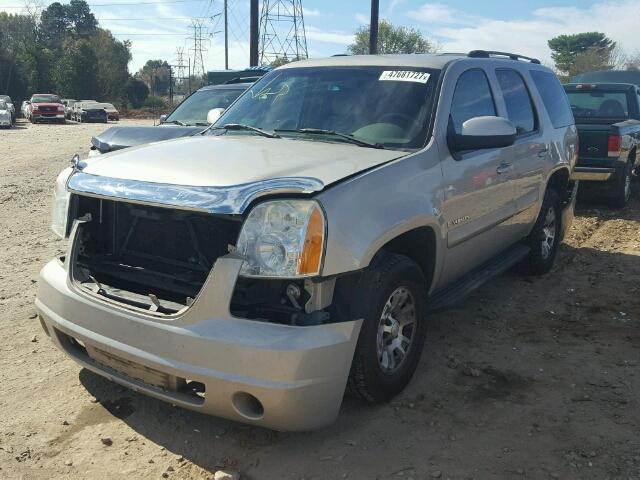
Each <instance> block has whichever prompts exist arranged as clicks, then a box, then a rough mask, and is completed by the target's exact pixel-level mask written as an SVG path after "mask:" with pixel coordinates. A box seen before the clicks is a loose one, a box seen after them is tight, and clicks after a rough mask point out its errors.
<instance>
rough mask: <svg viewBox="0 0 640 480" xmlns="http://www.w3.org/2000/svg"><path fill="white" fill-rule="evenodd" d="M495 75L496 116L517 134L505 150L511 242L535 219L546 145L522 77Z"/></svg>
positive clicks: (505, 72) (511, 72)
mask: <svg viewBox="0 0 640 480" xmlns="http://www.w3.org/2000/svg"><path fill="white" fill-rule="evenodd" d="M495 75H496V80H497V84H498V88H499V89H500V93H501V95H500V96H499V97H500V98H501V100H502V105H500V107H501V108H500V110H503V111H501V112H500V114H501V116H503V117H505V118H507V119H508V120H510V121H511V123H513V125H514V127H516V130H517V132H518V138H517V139H516V142H515V144H514V145H513V146H511V147H508V148H507V149H506V150H507V154H508V157H509V159H508V161H507V163H508V164H510V168H511V170H512V180H511V185H512V187H513V194H514V203H515V212H514V213H515V218H514V219H513V220H512V221H511V222H510V225H509V227H508V229H509V235H510V236H511V237H512V238H520V237H523V236H525V235H526V234H527V233H528V229H529V228H530V223H531V221H533V220H535V217H536V215H537V205H538V202H539V200H540V198H539V197H540V184H541V182H542V180H543V173H544V170H543V168H544V159H545V158H546V157H547V155H548V152H549V145H548V144H547V143H545V142H544V140H543V138H544V137H543V132H542V127H541V122H540V121H539V116H538V112H537V110H536V108H535V103H534V101H533V99H532V96H531V89H530V87H529V86H528V85H527V82H526V79H525V76H524V75H523V74H522V73H520V72H519V71H518V70H515V69H513V68H497V69H495Z"/></svg>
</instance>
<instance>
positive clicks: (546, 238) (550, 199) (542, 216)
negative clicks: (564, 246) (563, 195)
mask: <svg viewBox="0 0 640 480" xmlns="http://www.w3.org/2000/svg"><path fill="white" fill-rule="evenodd" d="M561 232H562V209H561V208H560V197H559V196H558V193H557V192H556V191H555V190H551V189H548V190H547V192H546V193H545V195H544V200H543V201H542V208H541V209H540V213H539V214H538V219H537V220H536V223H535V225H534V227H533V230H532V231H531V233H530V234H529V237H528V239H527V242H528V243H529V247H530V248H531V251H530V252H529V255H528V256H527V258H525V259H524V260H523V262H522V263H521V264H520V267H521V268H520V269H521V271H522V273H524V274H525V275H544V274H545V273H547V272H549V270H551V267H553V263H554V262H555V259H556V255H557V254H558V249H559V247H560V234H561Z"/></svg>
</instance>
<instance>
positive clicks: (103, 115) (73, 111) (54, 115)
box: [0, 94, 120, 123]
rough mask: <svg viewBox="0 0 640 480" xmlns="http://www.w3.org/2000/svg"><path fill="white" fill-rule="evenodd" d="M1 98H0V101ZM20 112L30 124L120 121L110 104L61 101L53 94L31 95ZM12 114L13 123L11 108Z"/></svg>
mask: <svg viewBox="0 0 640 480" xmlns="http://www.w3.org/2000/svg"><path fill="white" fill-rule="evenodd" d="M3 97H4V96H0V99H2V98H3ZM6 98H8V97H6ZM9 100H10V99H9ZM11 108H13V105H11ZM20 111H21V114H22V116H23V117H24V118H26V119H27V120H29V121H30V122H31V123H40V122H57V123H65V121H66V120H75V121H77V122H104V123H107V122H108V121H109V120H115V121H118V120H120V112H118V110H117V109H116V108H115V107H114V106H113V104H111V103H102V102H98V101H96V100H79V101H78V100H73V99H69V98H64V99H61V98H60V97H59V96H58V95H54V94H35V95H32V96H31V98H30V99H29V100H25V101H23V102H22V106H21V108H20ZM13 112H14V123H15V108H13Z"/></svg>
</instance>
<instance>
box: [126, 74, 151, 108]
mask: <svg viewBox="0 0 640 480" xmlns="http://www.w3.org/2000/svg"><path fill="white" fill-rule="evenodd" d="M125 91H126V98H127V100H128V103H130V104H131V106H132V107H133V108H140V107H141V106H142V105H143V104H144V102H145V100H146V99H147V97H148V96H149V87H147V85H146V84H145V83H144V82H143V81H142V80H138V79H137V78H134V77H130V78H129V80H128V81H127V84H126V86H125Z"/></svg>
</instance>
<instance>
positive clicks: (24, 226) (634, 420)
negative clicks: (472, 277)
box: [0, 123, 640, 480]
mask: <svg viewBox="0 0 640 480" xmlns="http://www.w3.org/2000/svg"><path fill="white" fill-rule="evenodd" d="M129 124H132V123H129ZM103 128H104V125H88V124H83V125H76V124H67V125H65V126H62V125H60V126H58V125H36V126H33V125H27V124H24V123H23V124H21V125H20V126H19V127H18V128H16V129H15V130H12V131H0V241H1V243H0V245H1V248H0V265H1V267H0V312H1V313H0V327H1V328H0V335H1V336H2V338H1V343H0V478H3V479H4V478H8V479H13V478H25V479H52V478H55V479H59V478H74V479H75V478H86V479H102V478H105V479H110V478H114V479H115V478H132V479H134V478H135V479H137V478H142V479H146V478H155V479H159V478H163V477H164V478H170V479H178V478H180V479H183V478H195V479H204V478H213V472H215V471H216V470H218V469H220V468H226V469H231V470H236V471H239V472H240V473H241V476H242V478H243V479H256V480H258V479H259V480H262V479H268V480H270V479H303V478H304V479H335V478H337V479H341V478H350V479H401V478H404V479H410V478H413V479H416V480H417V479H429V478H442V479H471V478H474V479H488V478H501V479H502V478H514V479H520V478H527V479H548V478H554V479H612V480H613V479H621V480H622V479H624V480H628V479H640V408H639V407H640V400H639V397H640V301H639V297H640V291H639V289H640V208H639V207H640V201H638V200H635V201H634V202H633V203H632V204H631V205H630V206H629V207H628V208H626V209H625V210H622V211H612V210H609V209H607V208H606V207H604V206H601V205H599V204H597V203H595V204H590V205H588V206H583V207H581V208H580V209H579V211H578V216H577V218H576V220H575V223H574V227H573V230H572V232H571V234H570V236H569V238H568V239H567V241H566V243H565V245H564V246H563V248H562V250H561V254H560V256H559V258H558V261H557V264H556V267H555V269H554V270H553V272H552V273H551V274H549V275H547V276H546V277H543V278H534V279H527V278H522V277H519V276H517V275H516V274H513V273H509V274H505V275H503V276H502V277H500V278H498V279H496V280H494V281H492V282H491V283H489V284H487V285H486V286H484V287H483V288H482V289H480V290H479V291H478V292H477V293H475V294H474V295H473V296H472V297H470V298H469V299H468V300H467V301H465V302H464V303H463V304H461V305H460V306H459V307H457V308H455V309H452V310H449V311H446V312H443V313H440V314H437V315H433V316H432V317H431V318H430V322H431V326H430V335H429V338H428V341H427V345H426V348H425V351H424V354H423V356H422V361H421V364H420V366H419V368H418V372H417V374H416V376H415V378H414V379H413V381H412V382H411V384H410V385H409V387H408V388H407V390H406V391H405V392H404V393H403V394H402V395H401V396H400V397H398V398H397V399H396V400H395V401H394V402H392V403H390V404H387V405H382V406H378V407H369V406H363V405H362V404H360V403H358V402H357V401H356V400H354V399H350V398H347V399H345V402H344V403H343V408H342V412H341V414H340V417H339V419H338V421H337V423H336V424H335V425H333V426H332V427H330V428H327V429H325V430H322V431H319V432H314V433H305V434H286V433H276V432H272V431H268V430H263V429H258V428H252V427H247V426H243V425H239V424H235V423H232V422H228V421H225V420H221V419H217V418H212V417H208V416H204V415H200V414H196V413H192V412H188V411H186V410H182V409H179V408H174V407H171V406H169V405H167V404H164V403H162V402H160V401H157V400H154V399H151V398H147V397H145V396H142V395H138V394H136V393H133V392H131V391H129V390H127V389H125V388H122V387H119V386H117V385H114V384H112V383H109V382H108V381H106V380H103V379H102V378H100V377H98V376H96V375H94V374H92V373H90V372H88V371H85V370H82V369H81V368H80V367H79V366H78V365H76V364H75V363H74V362H73V361H71V360H69V359H68V358H66V357H65V356H64V355H63V354H62V353H60V352H59V351H58V350H56V349H55V348H54V347H53V346H52V345H51V343H50V342H49V340H48V339H47V337H46V336H45V335H44V334H43V333H42V331H41V329H40V326H39V324H38V321H37V319H36V318H35V313H34V312H35V311H34V307H33V299H34V296H35V293H36V288H37V281H38V280H37V276H38V270H39V269H40V268H41V267H42V266H43V265H44V264H45V262H47V261H48V260H49V259H50V258H52V257H53V256H54V255H55V254H58V253H59V252H61V250H62V248H63V243H62V242H61V241H58V240H55V239H54V235H53V234H52V233H51V232H50V230H49V211H50V195H51V190H52V186H53V181H54V178H55V176H56V174H57V173H58V172H59V171H60V170H61V169H62V168H63V167H65V166H66V165H67V163H68V161H69V159H70V158H71V156H72V155H73V154H74V153H76V152H81V153H86V151H87V148H88V146H89V139H90V137H91V136H92V135H93V134H96V133H98V132H100V131H101V130H102V129H103Z"/></svg>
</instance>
